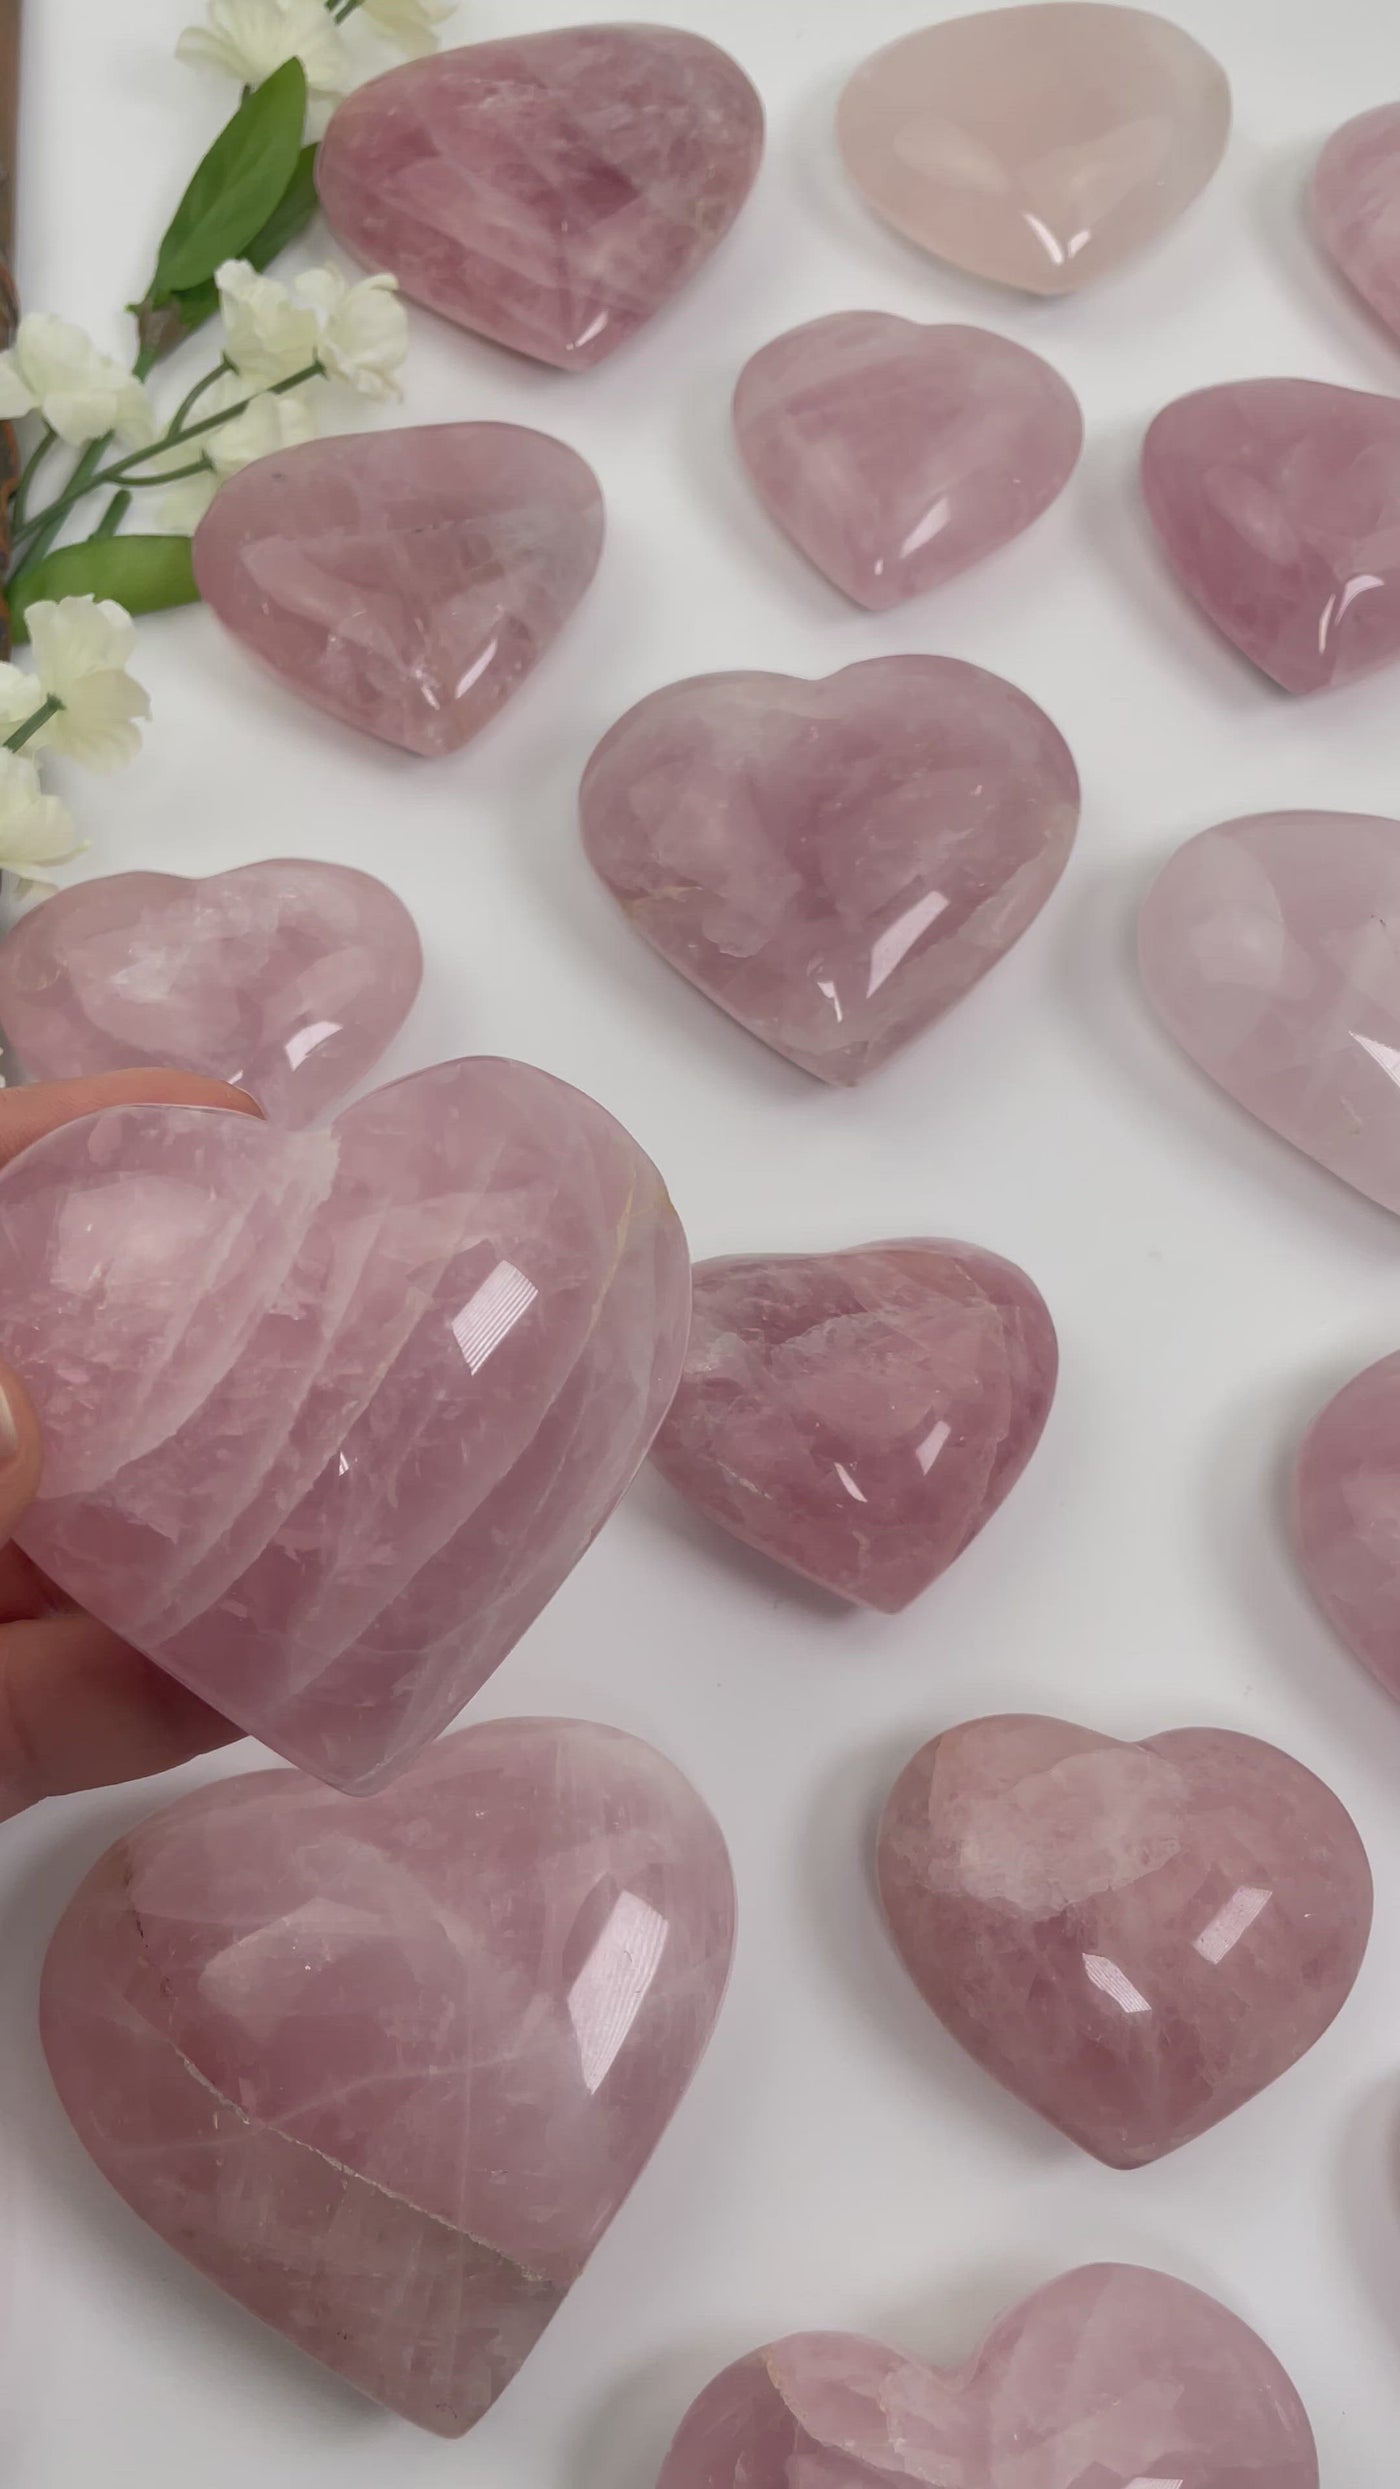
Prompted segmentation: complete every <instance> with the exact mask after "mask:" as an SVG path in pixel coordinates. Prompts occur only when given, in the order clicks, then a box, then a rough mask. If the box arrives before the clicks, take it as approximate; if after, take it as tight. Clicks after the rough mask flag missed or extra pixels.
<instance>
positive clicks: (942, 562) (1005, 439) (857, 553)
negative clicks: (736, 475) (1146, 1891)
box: [734, 311, 1084, 610]
mask: <svg viewBox="0 0 1400 2489" xmlns="http://www.w3.org/2000/svg"><path fill="white" fill-rule="evenodd" d="M734 424H735V431H736V434H737V437H738V442H739V447H740V450H741V452H742V453H743V458H744V463H745V465H746V466H747V468H748V471H749V473H750V475H751V476H752V478H753V481H754V483H755V484H756V486H757V487H758V491H759V493H760V495H761V496H762V499H763V500H764V502H765V503H766V504H767V507H768V509H769V510H770V511H771V513H772V515H773V517H774V518H775V519H776V520H777V522H778V525H779V526H780V527H782V528H785V529H786V531H787V533H788V535H789V536H791V537H792V539H793V541H794V543H795V544H798V545H800V546H801V548H802V551H803V552H804V553H805V554H806V555H807V556H808V558H809V560H811V561H813V562H815V564H816V566H817V568H818V570H822V571H825V573H826V575H827V577H828V578H829V579H832V580H834V581H835V583H836V585H837V587H838V588H844V589H845V591H846V594H847V595H848V596H850V597H853V598H854V599H855V601H856V603H857V604H858V605H866V606H869V607H871V608H873V609H875V610H879V609H881V608H883V607H886V606H890V605H897V604H899V603H900V601H901V600H902V599H903V598H905V597H909V596H918V595H919V594H921V593H922V591H923V590H924V589H926V588H935V587H938V586H939V585H940V584H941V583H942V581H943V580H945V579H951V578H953V577H955V576H956V574H957V573H958V572H959V571H960V570H966V569H967V568H968V566H969V564H970V563H973V562H980V561H981V560H982V558H983V557H984V555H986V554H988V553H994V552H995V551H996V549H997V547H998V546H999V545H1003V544H1006V543H1007V542H1009V540H1010V538H1011V537H1013V536H1019V535H1020V533H1021V531H1022V529H1023V528H1026V527H1029V526H1030V524H1031V522H1032V520H1033V519H1037V518H1039V516H1040V514H1041V512H1042V510H1045V509H1047V508H1048V507H1049V505H1050V503H1051V502H1052V501H1053V500H1054V499H1055V497H1056V495H1057V494H1058V493H1060V492H1062V491H1063V490H1064V487H1065V484H1066V483H1067V481H1068V479H1069V477H1070V474H1071V473H1072V471H1073V468H1074V465H1075V462H1076V460H1077V458H1078V456H1079V452H1080V448H1081V446H1082V443H1083V438H1084V419H1083V417H1082V415H1081V414H1080V411H1079V401H1078V399H1077V398H1076V397H1075V395H1074V392H1073V390H1072V389H1071V388H1070V387H1069V386H1068V385H1067V383H1066V382H1065V381H1063V380H1061V378H1060V375H1059V373H1058V372H1056V371H1052V369H1051V367H1050V365H1049V364H1048V363H1044V362H1042V360H1041V358H1040V356H1039V355H1038V354H1032V353H1030V352H1029V350H1028V349H1027V348H1026V347H1025V346H1018V345H1017V344H1015V342H1014V341H1013V340H1012V339H1011V338H1009V337H997V336H994V335H993V334H992V332H991V331H990V330H989V329H984V328H957V327H953V326H943V325H939V326H936V327H932V328H923V327H921V326H920V325H919V323H918V322H917V321H915V320H900V319H896V318H895V317H894V315H893V314H892V313H890V312H885V311H838V312H835V313H833V314H832V315H831V316H830V318H828V319H824V320H812V321H810V322H809V323H808V324H807V326H806V327H805V328H795V329H791V330H789V332H788V333H787V335H786V336H784V337H775V338H774V340H773V342H772V344H771V345H767V346H763V347H761V348H760V350H759V352H758V353H757V354H756V355H754V356H753V358H752V360H751V361H750V362H749V363H747V364H746V365H745V367H744V371H743V373H742V376H741V378H740V381H739V386H738V389H737V391H736V393H735V398H734Z"/></svg>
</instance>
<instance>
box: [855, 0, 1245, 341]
mask: <svg viewBox="0 0 1400 2489" xmlns="http://www.w3.org/2000/svg"><path fill="white" fill-rule="evenodd" d="M1229 135H1230V88H1229V82H1228V80H1227V79H1226V76H1225V72H1224V70H1223V69H1222V68H1221V66H1220V64H1219V62H1218V61H1217V60H1214V59H1212V57H1211V55H1210V53H1209V52H1206V51H1203V50H1202V48H1201V46H1200V44H1199V43H1196V42H1194V41H1193V39H1192V37H1191V36H1190V35H1188V34H1187V33H1185V32H1184V30H1183V29H1182V28H1181V27H1180V26H1173V25H1170V24H1169V23H1168V21H1167V20H1166V18H1164V17H1154V16H1151V15H1149V14H1148V13H1147V11H1146V10H1143V9H1120V8H1109V7H1104V6H1100V5H1097V4H1096V0H1038V4H1037V5H1036V6H1034V7H1031V8H1013V9H988V10H986V11H985V12H984V13H983V14H982V15H981V16H979V17H955V18H950V19H949V20H948V22H947V23H946V24H945V25H941V26H928V27H925V28H924V29H923V30H922V31H921V32H920V33H918V34H912V35H906V36H904V38H903V39H902V41H900V42H898V43H892V44H890V45H889V46H888V48H887V49H886V50H885V51H883V52H877V53H876V54H875V55H874V57H873V59H871V60H868V61H866V62H865V64H864V66H863V67H862V68H860V69H858V70H857V71H856V74H855V76H854V77H853V78H852V80H851V82H850V84H849V86H848V87H847V88H846V91H845V93H844V94H843V96H842V98H841V105H840V111H839V114H838V119H837V136H838V138H839V141H840V146H841V152H842V155H843V156H844V158H845V161H846V169H847V171H848V172H849V174H850V176H851V179H852V180H853V181H854V182H855V184H856V186H857V188H858V189H859V190H861V191H863V193H864V195H865V197H866V198H867V199H868V200H869V202H870V205H871V206H872V207H873V208H875V209H876V210H877V212H878V213H879V214H880V215H881V216H883V217H885V218H886V219H887V221H888V222H889V223H890V224H892V225H894V226H896V227H897V228H898V230H899V231H900V232H901V233H905V234H908V235H909V237H910V239H911V240H912V241H915V242H918V243H920V244H922V246H923V248H924V249H925V250H926V251H933V252H935V253H936V254H937V256H938V258H940V259H947V260H951V261H952V263H953V265H954V267H955V268H968V269H970V270H971V271H972V273H973V275H974V276H979V277H994V278H995V279H996V281H997V282H998V284H1001V285H1017V286H1021V287H1023V288H1024V289H1025V290H1026V291H1027V292H1028V293H1032V294H1071V293H1074V292H1076V291H1077V290H1078V288H1079V287H1080V286H1082V285H1088V284H1089V283H1091V282H1092V280H1093V279H1094V278H1095V277H1099V276H1102V275H1103V274H1104V272H1105V271H1106V270H1107V269H1110V268H1116V267H1117V266H1118V264H1119V262H1120V260H1124V259H1126V258H1127V257H1128V256H1129V254H1130V253H1131V252H1133V251H1137V250H1140V249H1141V248H1142V246H1143V244H1144V243H1146V242H1153V241H1155V240H1156V238H1157V236H1158V234H1160V233H1164V232H1165V231H1166V229H1167V227H1168V226H1169V225H1173V224H1175V222H1176V220H1177V218H1178V216H1180V215H1181V214H1182V213H1183V211H1184V210H1185V209H1186V208H1188V207H1189V206H1190V204H1191V202H1192V200H1193V199H1194V198H1195V197H1196V196H1197V195H1198V193H1199V192H1200V191H1202V190H1204V188H1205V186H1206V183H1207V182H1208V181H1209V180H1210V178H1211V175H1212V174H1213V173H1214V171H1215V169H1216V166H1217V165H1218V164H1219V162H1220V159H1221V157H1222V156H1223V154H1224V153H1225V142H1226V140H1227V139H1228V137H1229Z"/></svg>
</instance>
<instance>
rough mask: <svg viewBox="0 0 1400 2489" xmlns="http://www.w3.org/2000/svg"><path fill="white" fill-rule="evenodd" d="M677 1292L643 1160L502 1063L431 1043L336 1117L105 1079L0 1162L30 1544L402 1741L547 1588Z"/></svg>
mask: <svg viewBox="0 0 1400 2489" xmlns="http://www.w3.org/2000/svg"><path fill="white" fill-rule="evenodd" d="M689 1320H690V1274H689V1268H688V1264H687V1259H686V1251H685V1240H684V1238H683V1236H682V1234H681V1230H680V1226H679V1223H678V1221H677V1219H676V1215H675V1212H674V1210H673V1209H672V1207H671V1204H670V1202H669V1201H668V1199H667V1197H666V1193H665V1189H664V1187H663V1185H662V1182H661V1179H660V1177H659V1175H658V1174H657V1172H656V1169H655V1168H654V1167H653V1166H652V1164H651V1162H650V1160H649V1159H647V1158H645V1157H644V1156H643V1154H642V1152H641V1151H640V1150H639V1149H638V1148H637V1146H636V1144H635V1142H634V1141H632V1140H631V1139H630V1138H629V1137H628V1135H627V1134H626V1133H625V1132H624V1131H623V1130H622V1128H621V1126H620V1125H618V1124H616V1123H614V1122H613V1120H612V1117H611V1116H610V1115H607V1114H605V1113H604V1112H603V1109H602V1108H601V1107H599V1106H595V1105H594V1104H593V1103H592V1101H591V1100H590V1099H588V1098H585V1097H583V1096H581V1095H580V1094H579V1092H578V1091H577V1090H576V1089H571V1088H568V1087H566V1085H565V1084H564V1082H562V1081H558V1080H553V1079H551V1078H550V1077H549V1075H548V1074H547V1073H544V1072H539V1071H534V1070H531V1069H530V1068H528V1067H527V1066H526V1065H524V1064H520V1063H507V1062H500V1061H495V1060H492V1059H490V1058H486V1057H483V1058H480V1059H478V1060H474V1061H468V1062H460V1063H441V1064H438V1065H436V1066H435V1067H434V1068H433V1069H432V1070H431V1071H426V1072H418V1073H415V1074H414V1075H413V1077H412V1078H410V1079H408V1080H402V1081H398V1082H396V1083H395V1084H394V1085H393V1086H391V1087H390V1088H387V1089H380V1090H377V1091H376V1092H375V1093H374V1094H373V1095H371V1096H370V1097H368V1098H365V1099H362V1100H361V1101H360V1102H359V1103H357V1104H356V1105H354V1106H352V1107H351V1108H349V1109H348V1110H347V1112H346V1113H345V1114H343V1115H342V1116H341V1117H340V1119H339V1121H338V1122H337V1123H336V1124H334V1125H333V1126H332V1127H331V1128H330V1130H329V1131H323V1132H313V1133H290V1132H285V1131H281V1130H279V1129H277V1128H276V1127H275V1126H272V1125H267V1124H263V1123H260V1122H258V1121H256V1120H255V1119H253V1118H251V1117H248V1116H245V1115H232V1114H228V1113H221V1112H219V1111H217V1110H213V1109H210V1108H207V1107H206V1108H199V1107H160V1106H130V1107H125V1106H123V1107H113V1108H109V1109H108V1110H107V1111H106V1112H105V1113H103V1114H101V1115H98V1116H93V1117H89V1118H88V1119H86V1120H85V1121H82V1122H79V1123H73V1124H67V1125H64V1126H63V1127H62V1128H60V1129H59V1130H57V1131H55V1132H52V1133H50V1134H49V1135H48V1136H47V1138H46V1139H44V1140H41V1141H37V1142H35V1143H33V1144H32V1146H31V1147H30V1148H28V1149H26V1150H25V1151H24V1152H23V1153H22V1154H21V1156H20V1157H18V1158H17V1159H15V1160H13V1161H12V1163H11V1164H10V1165H9V1166H8V1167H7V1168H6V1169H5V1170H4V1172H3V1174H0V1354H3V1356H4V1357H5V1358H6V1359H7V1360H8V1362H9V1363H10V1364H11V1365H12V1366H13V1367H14V1368H15V1369H16V1371H17V1372H18V1373H19V1374H20V1375H22V1376H23V1378H24V1381H25V1382H26V1384H27V1385H28V1388H29V1391H30V1393H31V1396H32V1398H33V1400H34V1402H35V1405H36V1407H37V1409H38V1413H39V1420H40V1425H41V1429H42V1433H43V1441H44V1472H43V1480H42V1484H41V1490H40V1493H39V1496H38V1498H37V1500H36V1501H35V1502H34V1504H32V1505H31V1507H30V1509H29V1511H28V1513H27V1514H26V1516H25V1520H24V1525H23V1529H22V1531H21V1533H20V1535H21V1540H22V1543H23V1545H24V1548H25V1550H26V1552H27V1553H28V1554H29V1555H30V1556H32V1557H33V1558H34V1560H35V1561H36V1562H37V1563H38V1564H40V1565H42V1567H43V1568H44V1570H45V1572H47V1573H48V1574H49V1575H50V1576H51V1577H52V1578H53V1580H55V1581H56V1582H58V1583H59V1584H60V1585H61V1586H62V1588H63V1589H64V1590H65V1591H67V1592H68V1593H69V1594H70V1596H71V1597H72V1598H74V1599H76V1600H77V1601H78V1602H79V1604H80V1605H81V1606H83V1607H85V1608H87V1609H89V1610H90V1611H91V1612H92V1613H93V1614H94V1615H96V1616H99V1617H100V1618H101V1619H102V1620H103V1622H104V1623H105V1624H108V1625H111V1626H113V1627H114V1628H115V1629H116V1631H117V1632H119V1633H121V1634H123V1635H125V1637H126V1638H127V1640H128V1641H130V1642H133V1643H135V1644H136V1646H137V1648H138V1649H139V1650H142V1651H144V1652H146V1653H147V1654H148V1655H149V1657H150V1658H152V1659H154V1660H156V1661H157V1662H158V1663H159V1665H160V1666H161V1667H162V1668H165V1669H167V1670H169V1672H170V1673H171V1674H172V1675H173V1676H175V1677H178V1678H179V1679H180V1680H181V1681H182V1682H183V1683H184V1684H186V1685H188V1686H191V1687H192V1688H193V1690H194V1691H195V1692H196V1693H197V1694H200V1695H202V1696H203V1698H204V1699H205V1701H206V1702H209V1703H211V1704H212V1705H213V1706H214V1708H215V1709H216V1710H217V1711H221V1712H224V1713H225V1714H226V1715H227V1716H228V1717H229V1718H230V1719H232V1720H235V1721H236V1722H237V1723H238V1725H239V1726H240V1727H241V1728H245V1729H248V1730H250V1731H251V1732H252V1733H253V1734H254V1735H256V1736H258V1737H261V1738H263V1739H264V1740H265V1741H266V1743H267V1744H268V1745H270V1746H273V1747H275V1748H276V1749H277V1750H278V1752H279V1753H282V1754H285V1755H287V1756H288V1757H289V1758H290V1759H291V1760H292V1761H293V1762H294V1763H300V1764H302V1765H303V1766H304V1767H305V1768H306V1769H307V1770H308V1771H312V1772H315V1773H316V1774H317V1775H318V1776H319V1777H320V1778H322V1779H325V1780H328V1781H331V1782H333V1783H335V1784H336V1785H337V1786H338V1787H342V1788H351V1789H365V1788H373V1787H376V1786H378V1785H379V1784H381V1783H382V1782H384V1781H385V1780H387V1779H389V1778H390V1777H391V1776H392V1775H393V1774H394V1773H395V1772H397V1771H400V1770H402V1768H403V1766H404V1765H405V1764H406V1763H407V1762H409V1761H410V1760H411V1759H412V1757H413V1756H414V1755H415V1754H416V1753H417V1752H418V1750H419V1748H420V1747H421V1746H423V1745H425V1744H426V1743H427V1741H428V1740H429V1739H430V1738H432V1737H435V1736H436V1735H437V1733H438V1731H439V1730H440V1729H441V1728H443V1727H444V1726H445V1725H446V1723H447V1722H448V1721H449V1720H450V1719H451V1718H452V1715H453V1713H454V1712H456V1711H457V1710H458V1709H459V1708H460V1706H461V1705H462V1704H463V1703H464V1702H465V1701H466V1700H467V1698H468V1696H469V1695H471V1694H473V1693H475V1691H476V1690H477V1688H478V1687H479V1686H480V1685H481V1684H482V1683H483V1682H484V1680H485V1679H486V1678H487V1677H488V1676H489V1675H490V1673H491V1671H492V1669H493V1668H495V1667H497V1666H498V1665H499V1663H500V1661H501V1660H502V1659H504V1657H505V1656H506V1653H507V1652H508V1651H509V1650H510V1649H511V1648H512V1646H513V1645H514V1643H515V1642H516V1641H517V1640H518V1639H519V1637H520V1635H521V1634H522V1633H523V1632H524V1631H525V1629H526V1627H527V1626H528V1625H529V1624H531V1623H532V1622H533V1620H534V1618H535V1617H536V1616H537V1615H538V1614H539V1611H540V1609H541V1608H542V1607H543V1606H544V1605H545V1604H546V1602H547V1601H548V1600H549V1599H551V1598H552V1597H553V1595H554V1593H555V1591H556V1590H557V1589H558V1587H559V1585H560V1583H561V1582H562V1581H563V1580H564V1578H565V1576H566V1575H567V1574H568V1573H569V1572H570V1571H571V1569H572V1567H573V1566H574V1565H575V1564H576V1563H577V1561H578V1559H579V1557H580V1556H581V1555H582V1554H583V1552H584V1550H585V1548H586V1547H587V1546H588V1545H589V1543H590V1541H591V1540H592V1538H593V1537H594V1535H595V1533H596V1532H597V1531H598V1529H599V1528H600V1527H601V1526H602V1524H603V1522H604V1521H605V1520H606V1519H607V1517H608V1515H609V1513H610V1512H611V1511H612V1508H613V1506H614V1504H615V1503H616V1502H617V1500H618V1498H619V1496H620V1495H621V1494H622V1492H623V1490H624V1488H625V1487H626V1486H627V1485H628V1483H629V1482H630V1480H631V1478H632V1477H633V1475H634V1473H635V1471H636V1469H637V1467H638V1465H639V1463H640V1461H641V1460H642V1457H643V1455H644V1453H645V1452H646V1449H647V1446H648V1444H649V1443H650V1441H651V1438H652V1435H653V1434H654V1433H655V1430H656V1427H657V1425H658V1424H659V1422H660V1420H661V1417H662V1415H663V1414H664V1412H665V1410H666V1407H667V1405H668V1403H669V1401H670V1399H671V1395H672V1393H673V1391H674V1389H675V1385H676V1380H677V1377H678V1375H679V1372H680V1365H681V1358H682V1354H683V1351H684V1347H685V1339H686V1332H687V1328H688V1325H689Z"/></svg>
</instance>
